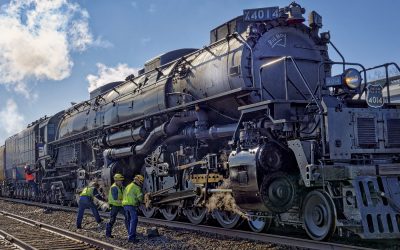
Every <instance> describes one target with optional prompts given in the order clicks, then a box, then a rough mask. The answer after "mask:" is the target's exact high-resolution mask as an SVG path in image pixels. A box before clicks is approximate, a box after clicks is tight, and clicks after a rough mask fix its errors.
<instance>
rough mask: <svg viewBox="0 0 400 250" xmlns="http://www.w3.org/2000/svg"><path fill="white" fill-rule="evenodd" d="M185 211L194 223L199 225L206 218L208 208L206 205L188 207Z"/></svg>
mask: <svg viewBox="0 0 400 250" xmlns="http://www.w3.org/2000/svg"><path fill="white" fill-rule="evenodd" d="M184 213H185V215H186V218H187V219H188V220H189V221H190V222H191V223H192V224H195V225H198V224H201V223H202V222H203V221H204V220H205V219H206V215H207V209H206V208H204V207H193V208H186V209H185V210H184Z"/></svg>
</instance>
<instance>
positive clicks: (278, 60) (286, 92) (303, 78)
mask: <svg viewBox="0 0 400 250" xmlns="http://www.w3.org/2000/svg"><path fill="white" fill-rule="evenodd" d="M288 59H290V61H291V62H292V63H293V66H294V67H295V69H296V71H297V74H298V75H299V76H300V78H301V80H302V81H303V84H304V86H305V87H306V88H307V91H308V92H309V93H310V95H311V97H312V99H313V101H314V102H315V104H316V105H317V107H318V111H319V114H321V113H322V107H321V104H320V103H319V102H318V99H317V98H316V96H315V95H314V93H313V91H312V90H311V87H310V84H308V82H307V80H306V78H305V77H304V75H303V73H301V70H300V68H299V66H298V65H297V63H296V60H295V59H294V58H293V57H292V56H284V57H281V58H278V59H276V60H273V61H270V62H267V63H265V64H263V65H261V66H260V70H259V73H260V75H259V77H260V81H259V82H260V86H259V89H260V95H261V100H263V99H264V98H263V97H264V95H263V85H262V77H261V74H262V71H263V70H264V69H265V68H267V67H269V66H271V65H273V64H276V63H278V62H281V61H284V75H285V96H286V100H288V99H289V93H288V81H287V79H288V77H287V60H288ZM267 92H268V91H267Z"/></svg>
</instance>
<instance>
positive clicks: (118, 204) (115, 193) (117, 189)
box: [106, 174, 129, 238]
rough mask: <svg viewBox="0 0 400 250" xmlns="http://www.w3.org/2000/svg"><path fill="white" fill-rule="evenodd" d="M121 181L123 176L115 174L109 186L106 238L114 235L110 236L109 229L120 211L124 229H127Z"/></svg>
mask: <svg viewBox="0 0 400 250" xmlns="http://www.w3.org/2000/svg"><path fill="white" fill-rule="evenodd" d="M123 181H124V176H123V175H122V174H115V175H114V184H112V186H111V187H110V191H109V192H108V204H109V205H110V207H111V211H110V221H109V222H108V223H107V225H106V237H108V238H114V236H112V234H111V231H112V227H113V226H114V223H115V221H116V220H117V215H118V213H121V214H122V215H123V216H124V218H125V226H126V230H127V231H128V230H129V227H128V219H127V217H126V215H125V210H124V207H123V206H122V198H123V196H122V194H123V186H122V183H123Z"/></svg>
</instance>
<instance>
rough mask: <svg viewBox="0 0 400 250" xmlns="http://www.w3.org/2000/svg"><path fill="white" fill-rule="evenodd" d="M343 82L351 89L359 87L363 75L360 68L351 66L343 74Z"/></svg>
mask: <svg viewBox="0 0 400 250" xmlns="http://www.w3.org/2000/svg"><path fill="white" fill-rule="evenodd" d="M343 82H344V84H345V85H346V86H347V87H349V88H350V89H357V88H359V87H360V85H361V75H360V72H358V70H356V69H353V68H350V69H347V70H346V71H345V72H344V74H343Z"/></svg>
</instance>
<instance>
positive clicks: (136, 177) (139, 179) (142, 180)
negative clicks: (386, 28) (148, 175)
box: [133, 174, 144, 184]
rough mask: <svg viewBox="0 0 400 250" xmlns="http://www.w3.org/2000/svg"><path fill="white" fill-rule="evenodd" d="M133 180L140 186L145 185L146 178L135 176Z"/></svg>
mask: <svg viewBox="0 0 400 250" xmlns="http://www.w3.org/2000/svg"><path fill="white" fill-rule="evenodd" d="M133 180H134V181H137V182H139V183H140V184H143V182H144V177H143V175H140V174H138V175H135V179H133Z"/></svg>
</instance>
